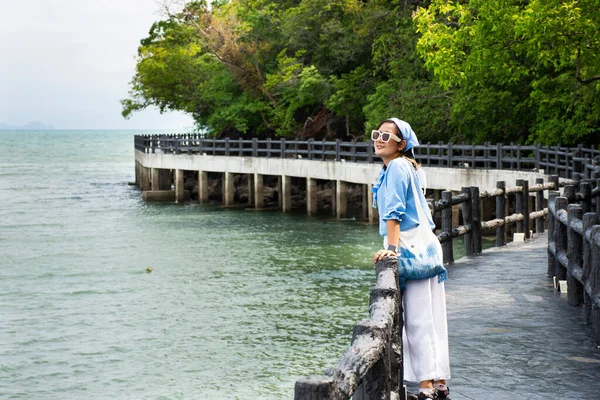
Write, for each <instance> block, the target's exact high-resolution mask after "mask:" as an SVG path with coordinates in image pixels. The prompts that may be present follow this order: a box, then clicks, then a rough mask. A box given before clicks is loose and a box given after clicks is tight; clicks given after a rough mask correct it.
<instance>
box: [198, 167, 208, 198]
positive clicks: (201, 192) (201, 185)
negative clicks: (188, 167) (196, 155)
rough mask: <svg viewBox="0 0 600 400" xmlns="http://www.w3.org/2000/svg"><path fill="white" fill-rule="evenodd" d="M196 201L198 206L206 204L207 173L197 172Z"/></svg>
mask: <svg viewBox="0 0 600 400" xmlns="http://www.w3.org/2000/svg"><path fill="white" fill-rule="evenodd" d="M198 201H199V202H200V204H205V203H207V202H208V173H207V172H206V171H198Z"/></svg>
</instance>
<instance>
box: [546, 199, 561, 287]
mask: <svg viewBox="0 0 600 400" xmlns="http://www.w3.org/2000/svg"><path fill="white" fill-rule="evenodd" d="M558 196H560V192H559V191H558V190H549V191H548V271H547V274H548V276H549V277H550V278H552V277H553V276H554V271H555V268H556V257H555V256H554V254H553V253H552V252H551V251H550V248H549V247H550V246H551V245H552V246H554V250H556V240H555V238H554V234H555V232H556V229H555V228H556V223H557V222H556V215H555V213H556V199H557V198H558ZM551 207H552V208H553V209H554V211H552V210H551Z"/></svg>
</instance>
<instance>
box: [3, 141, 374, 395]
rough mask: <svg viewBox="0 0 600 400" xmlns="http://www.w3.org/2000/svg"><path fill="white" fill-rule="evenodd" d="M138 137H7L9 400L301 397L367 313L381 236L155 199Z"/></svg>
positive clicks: (357, 228)
mask: <svg viewBox="0 0 600 400" xmlns="http://www.w3.org/2000/svg"><path fill="white" fill-rule="evenodd" d="M135 133H149V132H133V131H40V132H24V131H14V132H11V131H0V398H3V399H4V398H8V399H13V398H15V399H88V400H90V399H184V398H185V399H289V398H292V397H293V388H294V383H295V381H296V379H298V378H299V377H302V376H306V375H309V374H322V373H323V372H324V371H325V369H326V368H328V367H330V366H334V365H335V363H336V362H337V360H338V359H339V357H340V356H341V354H342V353H343V352H344V351H345V350H346V349H347V347H348V345H349V343H350V339H351V332H352V326H353V324H354V323H355V322H356V321H358V320H361V319H364V318H367V317H368V297H369V289H370V288H371V287H372V286H373V284H374V280H375V276H374V271H373V268H372V265H371V262H370V258H371V257H372V254H373V252H374V250H376V249H377V248H379V246H380V245H381V244H380V238H379V236H378V234H377V228H376V227H375V226H368V225H365V224H362V223H360V222H359V221H354V220H342V221H339V220H335V219H333V218H327V217H323V216H320V217H308V216H306V215H305V213H304V212H302V211H301V210H300V211H299V212H293V213H289V214H284V213H281V212H279V211H274V212H253V211H245V210H232V209H224V208H221V207H219V206H218V205H206V206H205V205H202V206H201V205H199V204H197V203H194V202H190V203H186V204H184V205H181V204H172V203H162V204H160V203H154V204H152V203H144V202H143V201H142V200H141V193H140V192H139V190H138V189H136V188H135V187H132V186H130V185H128V182H130V181H133V180H134V149H133V135H134V134H135ZM148 267H151V268H152V269H153V271H152V272H151V273H148V272H146V268H148Z"/></svg>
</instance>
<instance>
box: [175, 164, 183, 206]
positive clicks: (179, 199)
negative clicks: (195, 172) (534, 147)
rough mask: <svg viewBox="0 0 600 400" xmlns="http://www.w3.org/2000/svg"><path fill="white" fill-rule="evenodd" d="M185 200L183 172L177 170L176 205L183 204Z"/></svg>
mask: <svg viewBox="0 0 600 400" xmlns="http://www.w3.org/2000/svg"><path fill="white" fill-rule="evenodd" d="M184 200H185V197H184V193H183V170H182V169H176V170H175V203H183V202H184Z"/></svg>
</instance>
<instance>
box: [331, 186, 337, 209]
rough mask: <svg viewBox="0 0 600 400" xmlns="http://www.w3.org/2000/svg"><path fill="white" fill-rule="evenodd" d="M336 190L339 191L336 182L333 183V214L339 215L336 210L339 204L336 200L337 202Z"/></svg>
mask: <svg viewBox="0 0 600 400" xmlns="http://www.w3.org/2000/svg"><path fill="white" fill-rule="evenodd" d="M336 191H337V185H336V184H335V182H334V184H333V185H331V215H337V213H336V211H335V210H336V206H337V204H336V202H337V196H336V194H335V193H336Z"/></svg>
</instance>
